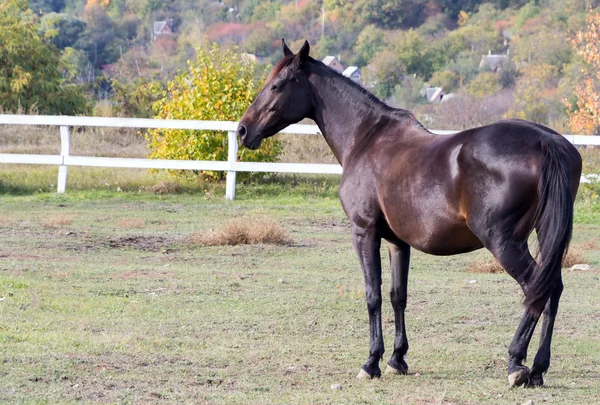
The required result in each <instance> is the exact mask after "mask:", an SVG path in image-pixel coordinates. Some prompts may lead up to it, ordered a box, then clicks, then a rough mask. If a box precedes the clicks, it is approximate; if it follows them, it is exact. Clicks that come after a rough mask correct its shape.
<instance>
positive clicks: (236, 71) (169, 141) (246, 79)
mask: <svg viewBox="0 0 600 405" xmlns="http://www.w3.org/2000/svg"><path fill="white" fill-rule="evenodd" d="M254 73H255V65H254V64H252V63H250V62H248V61H247V60H245V59H240V58H239V57H238V55H237V54H236V53H235V52H234V50H232V49H229V50H222V49H221V48H220V47H219V46H218V45H216V44H215V45H213V46H212V48H211V49H210V50H205V49H198V50H197V56H196V61H195V62H189V65H188V70H187V71H185V72H183V73H181V74H180V75H179V76H176V77H175V78H174V79H173V80H172V81H171V82H169V84H168V89H167V91H163V92H162V93H161V95H162V98H161V99H160V100H159V101H158V102H157V103H156V104H155V106H154V107H155V110H156V111H157V115H156V118H162V119H187V120H190V119H194V120H219V121H236V120H239V119H240V118H241V116H242V114H243V113H244V111H245V110H246V109H247V108H248V107H249V106H250V104H251V103H252V101H253V100H254V98H255V97H256V94H257V91H258V86H259V83H258V82H257V80H256V79H255V75H254ZM150 147H151V149H152V154H151V157H153V158H158V159H183V160H226V159H227V134H224V133H223V132H216V131H213V132H206V131H204V132H201V131H187V130H170V129H169V130H156V131H152V132H151V133H150ZM280 150H281V144H280V142H279V141H278V140H276V139H274V138H270V139H266V140H265V141H263V145H262V146H261V148H260V149H258V150H256V151H251V150H248V149H245V148H240V150H239V154H238V159H239V160H240V161H249V162H256V161H267V162H273V161H275V160H276V159H277V155H278V154H279V152H280ZM177 173H179V174H181V173H182V172H181V171H178V172H177ZM202 177H204V178H206V179H216V180H218V179H221V178H222V177H223V173H222V172H203V173H202Z"/></svg>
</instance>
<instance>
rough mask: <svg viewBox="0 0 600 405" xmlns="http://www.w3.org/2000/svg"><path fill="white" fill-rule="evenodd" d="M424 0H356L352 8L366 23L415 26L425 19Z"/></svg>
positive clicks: (386, 26)
mask: <svg viewBox="0 0 600 405" xmlns="http://www.w3.org/2000/svg"><path fill="white" fill-rule="evenodd" d="M426 3H427V1H426V0H357V1H356V3H354V10H355V12H356V13H358V15H359V16H360V18H362V19H363V21H364V22H365V23H367V24H375V25H377V26H378V27H381V28H386V29H394V28H400V27H403V26H404V27H416V26H418V25H420V24H421V23H423V21H424V20H425V17H426V15H425V13H424V11H425V4H426Z"/></svg>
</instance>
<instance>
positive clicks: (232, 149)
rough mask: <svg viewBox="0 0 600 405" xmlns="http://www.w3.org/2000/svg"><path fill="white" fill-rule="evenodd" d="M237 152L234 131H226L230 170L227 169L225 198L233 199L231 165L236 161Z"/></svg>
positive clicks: (233, 177) (233, 184)
mask: <svg viewBox="0 0 600 405" xmlns="http://www.w3.org/2000/svg"><path fill="white" fill-rule="evenodd" d="M237 154H238V142H237V134H236V132H235V131H229V132H228V133H227V161H228V162H229V169H230V170H228V171H227V185H226V188H225V199H227V200H235V170H234V169H233V165H234V164H235V162H237Z"/></svg>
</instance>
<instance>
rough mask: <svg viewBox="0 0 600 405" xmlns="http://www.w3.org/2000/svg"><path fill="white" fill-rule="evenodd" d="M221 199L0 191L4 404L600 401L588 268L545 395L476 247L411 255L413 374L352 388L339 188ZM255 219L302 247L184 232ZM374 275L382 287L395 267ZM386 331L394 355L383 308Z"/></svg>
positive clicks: (592, 278)
mask: <svg viewBox="0 0 600 405" xmlns="http://www.w3.org/2000/svg"><path fill="white" fill-rule="evenodd" d="M288 180H289V179H288ZM217 187H222V186H217ZM213 191H214V192H213V193H212V194H211V193H209V192H204V190H197V191H196V192H194V191H193V190H187V191H183V192H181V193H180V194H167V195H155V194H152V193H148V192H146V191H144V190H141V191H138V190H133V189H132V190H125V191H121V192H117V191H115V190H114V188H113V187H108V188H107V189H106V190H102V189H96V190H92V191H69V192H68V193H67V194H65V195H60V196H59V195H56V194H54V193H46V192H38V193H35V194H31V193H30V194H27V193H25V192H23V193H22V195H11V194H4V195H2V196H0V241H1V244H0V297H1V298H4V299H3V300H2V301H0V403H11V404H12V403H23V404H34V403H35V404H55V403H61V404H63V403H67V404H68V403H118V404H121V403H123V404H126V403H172V404H181V403H194V404H195V403H207V404H221V403H236V404H237V403H247V404H267V403H278V404H287V403H303V404H315V403H318V404H329V403H331V404H339V403H348V404H350V403H352V404H355V403H365V404H367V403H368V404H371V403H374V404H390V403H396V404H407V403H411V404H439V403H454V404H474V403H500V404H504V403H506V404H514V403H522V402H525V401H526V400H529V399H533V400H534V401H535V402H536V403H540V402H546V403H561V404H563V403H564V404H583V403H596V402H598V401H600V396H599V392H600V371H599V370H600V335H599V334H598V330H599V327H600V300H599V299H598V291H599V287H600V279H599V277H600V273H599V272H598V271H591V272H569V271H565V272H564V277H565V292H564V294H563V299H562V301H561V308H560V313H559V317H558V320H557V324H556V331H555V338H554V341H553V358H552V366H551V369H550V371H549V373H548V374H547V376H546V384H547V387H546V388H543V389H535V390H526V389H512V390H511V389H509V388H508V384H507V381H506V357H507V355H506V351H507V346H508V344H509V342H510V340H511V338H512V334H513V333H514V331H515V329H516V326H517V324H518V321H519V317H520V314H521V310H522V307H521V303H520V302H521V293H520V291H519V288H518V286H517V284H516V283H515V282H514V281H513V280H512V279H511V278H510V277H508V276H507V275H505V274H474V273H468V272H466V271H465V269H466V268H467V267H468V265H469V263H471V262H472V261H474V260H478V259H481V258H483V257H487V256H488V254H487V253H486V252H484V251H479V252H475V253H472V254H468V255H460V256H452V257H434V256H429V255H425V254H421V253H415V254H414V255H413V260H412V266H411V274H410V278H409V306H408V309H407V328H408V336H409V341H410V345H411V348H410V350H409V355H408V358H407V361H408V364H409V367H410V372H411V374H410V375H408V376H394V377H390V376H384V377H383V378H381V379H378V380H373V381H360V380H356V379H355V375H356V373H357V372H358V370H359V367H360V365H361V364H362V363H363V362H364V360H365V359H366V357H367V352H368V323H367V311H366V305H365V303H364V293H363V281H362V274H361V272H360V270H359V267H358V263H357V259H356V258H355V256H354V253H353V251H352V248H351V244H350V234H349V223H348V221H347V219H346V218H345V216H344V214H343V212H342V210H341V207H340V204H339V202H338V201H337V198H336V195H335V194H336V191H335V180H331V179H329V178H312V180H310V181H307V182H300V181H299V182H296V184H294V182H290V181H280V180H277V179H273V178H270V179H269V178H268V179H266V180H264V181H263V182H262V184H260V185H258V186H243V185H242V186H240V187H239V188H238V197H239V199H238V200H237V201H235V202H226V201H224V200H223V198H222V194H221V193H220V191H221V190H220V189H213ZM217 191H218V192H217ZM271 194H272V195H273V196H270V195H271ZM595 207H596V205H590V206H588V205H585V204H584V203H580V204H578V206H577V210H576V212H577V214H576V226H575V231H574V242H573V243H574V244H576V245H578V246H581V247H583V249H584V250H585V254H586V255H587V258H588V261H589V263H590V264H592V265H593V266H595V267H596V268H600V241H599V240H598V234H599V232H600V220H599V218H598V216H597V215H598V211H597V209H596V208H595ZM255 215H266V216H268V217H270V218H273V219H275V220H276V221H278V222H280V224H281V225H282V226H284V227H285V228H286V229H287V230H288V232H289V233H290V235H291V236H292V238H293V239H294V243H293V244H291V245H289V246H266V245H254V246H227V247H202V246H196V245H194V244H192V243H190V242H189V241H188V239H187V237H188V236H189V235H191V234H194V233H201V232H204V231H207V230H209V229H213V228H216V227H218V226H220V225H221V224H223V223H224V222H225V221H226V220H227V219H228V218H229V217H233V216H241V217H243V216H255ZM128 224H136V225H135V226H128ZM382 253H383V254H385V251H384V250H382ZM386 262H387V261H386V260H384V263H386ZM384 273H385V275H384V285H383V289H384V291H387V290H388V288H389V284H388V279H389V269H388V268H387V266H386V267H385V268H384ZM471 280H475V281H476V282H475V283H469V281H471ZM385 295H386V296H387V294H385ZM383 322H384V334H385V342H386V345H387V352H386V355H385V360H387V359H388V356H389V355H390V354H391V345H392V339H393V330H394V325H393V314H392V310H391V306H390V304H389V301H387V300H385V301H384V314H383ZM537 336H538V333H536V337H535V338H534V341H533V342H532V344H531V350H530V357H533V355H534V352H535V348H536V346H537V339H538V337H537ZM529 364H530V362H529ZM382 366H383V364H382ZM332 384H341V385H342V389H341V390H339V391H338V390H335V391H334V390H332V389H331V388H330V386H331V385H332Z"/></svg>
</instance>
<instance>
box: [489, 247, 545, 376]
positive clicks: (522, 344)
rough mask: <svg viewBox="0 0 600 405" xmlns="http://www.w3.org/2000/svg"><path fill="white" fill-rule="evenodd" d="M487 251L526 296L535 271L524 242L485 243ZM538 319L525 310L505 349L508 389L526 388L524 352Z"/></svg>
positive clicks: (526, 373) (533, 262) (525, 355)
mask: <svg viewBox="0 0 600 405" xmlns="http://www.w3.org/2000/svg"><path fill="white" fill-rule="evenodd" d="M488 242H491V243H487V244H486V247H488V249H489V250H490V251H491V252H492V254H493V255H494V256H495V257H496V260H498V262H499V263H500V265H501V266H502V267H503V268H504V270H506V272H507V273H508V274H509V275H510V276H511V277H513V278H514V279H515V280H516V281H517V282H518V283H519V285H520V286H521V288H522V289H523V291H524V292H525V293H526V292H527V289H528V286H529V281H530V280H531V276H532V274H533V272H534V271H535V269H536V266H537V264H536V262H535V260H534V259H533V257H532V256H531V253H530V252H529V248H528V247H527V241H526V240H522V241H518V240H512V239H508V240H507V239H504V240H496V241H488ZM538 320H539V315H537V314H535V313H533V312H532V311H530V310H529V309H525V312H524V313H523V316H522V317H521V321H520V323H519V326H518V327H517V331H516V332H515V335H514V337H513V340H512V342H511V344H510V345H509V347H508V382H509V385H510V386H511V387H516V386H521V385H529V383H530V371H529V369H528V368H527V367H526V366H524V365H523V361H524V360H525V359H526V358H527V349H528V347H529V342H530V341H531V336H532V335H533V332H534V330H535V327H536V325H537V322H538Z"/></svg>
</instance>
